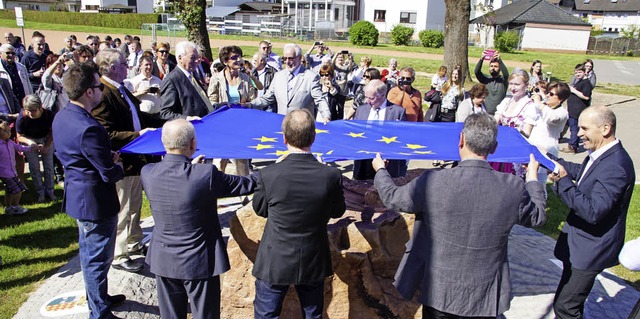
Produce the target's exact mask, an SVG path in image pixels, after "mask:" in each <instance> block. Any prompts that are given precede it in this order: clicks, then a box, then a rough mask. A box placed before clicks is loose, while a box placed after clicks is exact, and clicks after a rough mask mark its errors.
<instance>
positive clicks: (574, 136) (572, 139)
mask: <svg viewBox="0 0 640 319" xmlns="http://www.w3.org/2000/svg"><path fill="white" fill-rule="evenodd" d="M568 122H569V132H571V135H570V136H569V146H571V147H574V148H575V149H576V150H577V149H578V147H579V146H580V139H579V138H578V131H579V130H580V127H578V119H576V118H573V117H569V121H568Z"/></svg>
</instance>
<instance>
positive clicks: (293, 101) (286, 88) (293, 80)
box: [249, 43, 331, 123]
mask: <svg viewBox="0 0 640 319" xmlns="http://www.w3.org/2000/svg"><path fill="white" fill-rule="evenodd" d="M282 61H283V70H282V71H279V72H278V73H276V75H275V76H274V77H273V81H272V82H271V86H270V87H269V89H268V90H267V91H266V92H265V93H264V95H262V96H261V97H259V98H257V99H255V100H253V101H252V102H251V103H249V106H251V107H252V108H256V109H264V108H266V107H268V106H269V105H273V104H277V112H278V113H279V114H287V113H289V112H291V111H292V110H297V109H307V110H308V111H309V112H311V114H313V115H314V116H316V115H317V113H318V112H320V114H321V117H322V119H324V121H325V123H326V122H329V119H330V118H331V112H330V111H329V105H328V104H327V99H326V93H323V92H322V86H321V85H320V76H319V75H318V73H316V72H313V71H311V70H309V69H307V68H305V67H304V66H302V49H301V48H300V46H298V45H297V44H293V43H289V44H286V45H285V46H284V54H283V55H282Z"/></svg>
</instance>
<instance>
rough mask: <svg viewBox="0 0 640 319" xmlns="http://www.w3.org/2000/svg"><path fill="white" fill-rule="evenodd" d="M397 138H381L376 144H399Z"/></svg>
mask: <svg viewBox="0 0 640 319" xmlns="http://www.w3.org/2000/svg"><path fill="white" fill-rule="evenodd" d="M397 138H398V137H397V136H394V137H386V136H383V137H382V139H380V140H378V142H385V143H387V144H391V143H400V142H398V141H396V139H397Z"/></svg>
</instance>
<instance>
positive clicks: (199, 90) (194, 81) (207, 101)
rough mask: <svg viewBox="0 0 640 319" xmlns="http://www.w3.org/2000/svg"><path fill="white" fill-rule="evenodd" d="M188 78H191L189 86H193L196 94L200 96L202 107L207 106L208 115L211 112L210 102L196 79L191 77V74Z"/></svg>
mask: <svg viewBox="0 0 640 319" xmlns="http://www.w3.org/2000/svg"><path fill="white" fill-rule="evenodd" d="M190 78H191V85H193V88H194V89H196V92H198V95H200V98H202V101H204V105H206V106H207V110H209V113H211V112H213V105H211V101H209V98H208V97H207V95H206V94H205V93H204V91H203V90H202V88H201V87H200V84H198V81H196V78H195V77H194V76H193V74H192V75H191V76H190Z"/></svg>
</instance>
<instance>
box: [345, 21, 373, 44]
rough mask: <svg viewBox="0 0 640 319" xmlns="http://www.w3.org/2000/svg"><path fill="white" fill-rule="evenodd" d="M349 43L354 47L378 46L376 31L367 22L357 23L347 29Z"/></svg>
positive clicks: (371, 24)
mask: <svg viewBox="0 0 640 319" xmlns="http://www.w3.org/2000/svg"><path fill="white" fill-rule="evenodd" d="M349 41H351V43H352V44H355V45H367V46H372V47H373V46H376V45H377V44H378V29H376V26H375V25H373V23H371V22H369V21H365V20H361V21H358V22H356V23H355V24H354V25H352V26H351V28H349Z"/></svg>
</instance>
